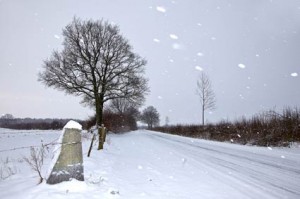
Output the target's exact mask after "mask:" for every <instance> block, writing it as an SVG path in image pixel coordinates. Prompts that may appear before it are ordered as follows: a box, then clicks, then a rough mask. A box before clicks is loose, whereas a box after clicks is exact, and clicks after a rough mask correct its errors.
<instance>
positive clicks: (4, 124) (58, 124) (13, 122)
mask: <svg viewBox="0 0 300 199" xmlns="http://www.w3.org/2000/svg"><path fill="white" fill-rule="evenodd" d="M69 120H70V119H32V118H13V117H8V118H7V117H4V116H2V117H1V118H0V127H1V128H9V129H22V130H32V129H41V130H48V129H53V130H55V129H62V128H63V127H64V126H65V124H66V123H67V122H68V121H69ZM77 121H78V120H77ZM79 122H80V123H84V122H83V121H79Z"/></svg>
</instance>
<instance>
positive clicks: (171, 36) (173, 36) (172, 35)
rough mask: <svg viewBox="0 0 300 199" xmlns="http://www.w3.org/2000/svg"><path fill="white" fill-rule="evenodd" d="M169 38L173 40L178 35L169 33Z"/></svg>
mask: <svg viewBox="0 0 300 199" xmlns="http://www.w3.org/2000/svg"><path fill="white" fill-rule="evenodd" d="M170 38H171V39H175V40H176V39H178V36H177V35H175V34H170Z"/></svg>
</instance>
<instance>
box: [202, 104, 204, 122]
mask: <svg viewBox="0 0 300 199" xmlns="http://www.w3.org/2000/svg"><path fill="white" fill-rule="evenodd" d="M202 126H204V105H202Z"/></svg>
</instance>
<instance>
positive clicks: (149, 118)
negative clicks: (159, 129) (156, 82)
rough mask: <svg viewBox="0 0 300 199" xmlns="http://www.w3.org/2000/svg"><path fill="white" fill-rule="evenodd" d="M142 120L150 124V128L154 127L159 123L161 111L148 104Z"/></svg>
mask: <svg viewBox="0 0 300 199" xmlns="http://www.w3.org/2000/svg"><path fill="white" fill-rule="evenodd" d="M141 121H142V122H144V123H146V124H147V125H148V128H150V129H151V128H153V127H154V126H157V125H158V124H159V113H158V112H157V110H156V108H154V107H153V106H148V107H147V108H145V109H144V110H143V113H142V115H141Z"/></svg>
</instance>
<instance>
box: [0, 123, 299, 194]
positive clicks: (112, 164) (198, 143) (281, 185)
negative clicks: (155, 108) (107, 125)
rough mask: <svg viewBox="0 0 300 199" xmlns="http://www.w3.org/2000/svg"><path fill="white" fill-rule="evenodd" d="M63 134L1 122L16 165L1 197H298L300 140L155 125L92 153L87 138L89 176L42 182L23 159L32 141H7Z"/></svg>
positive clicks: (0, 138) (4, 146)
mask: <svg viewBox="0 0 300 199" xmlns="http://www.w3.org/2000/svg"><path fill="white" fill-rule="evenodd" d="M60 134H61V131H11V130H7V129H0V143H1V144H0V151H1V153H0V159H1V160H3V161H4V162H5V160H7V157H9V158H8V159H9V161H8V162H9V164H11V165H13V166H14V167H15V168H16V171H17V172H16V173H15V174H13V175H11V176H10V177H8V178H6V179H2V180H0V198H1V199H7V198H28V199H29V198H30V199H31V198H51V199H59V198H64V199H65V198H129V199H132V198H172V199H173V198H175V199H176V198H180V199H181V198H203V199H206V198H230V199H232V198H243V199H244V198H245V199H247V198H295V199H296V198H300V188H299V187H300V186H299V184H300V148H299V147H297V146H296V147H294V148H292V149H287V148H267V147H253V146H241V145H235V144H229V143H220V142H212V141H206V140H198V139H192V138H184V137H179V136H172V135H167V134H161V133H156V132H151V131H135V132H130V133H126V134H122V135H114V134H109V135H108V137H107V141H106V144H105V149H104V150H102V151H97V150H96V147H94V150H93V151H92V154H91V157H90V158H87V157H86V154H87V151H88V147H89V144H90V142H89V141H88V140H87V139H83V153H84V170H85V171H84V172H85V181H84V182H79V181H76V180H73V181H70V182H64V183H60V184H57V185H47V184H45V183H42V184H40V185H37V182H38V178H37V175H36V174H35V173H34V172H33V171H31V170H30V168H29V166H28V165H26V163H25V162H23V161H22V156H24V155H28V154H29V149H27V148H26V149H25V148H22V149H16V150H9V149H13V148H17V147H19V148H21V147H24V146H32V145H34V146H36V145H40V144H41V139H42V140H43V142H44V143H49V142H51V141H53V140H55V139H57V138H58V137H59V136H60ZM84 137H86V135H84ZM50 148H51V147H50ZM6 150H7V151H6ZM49 150H51V149H49ZM50 159H51V154H50V155H48V158H47V159H46V162H45V165H44V173H46V171H47V166H49V163H50Z"/></svg>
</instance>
